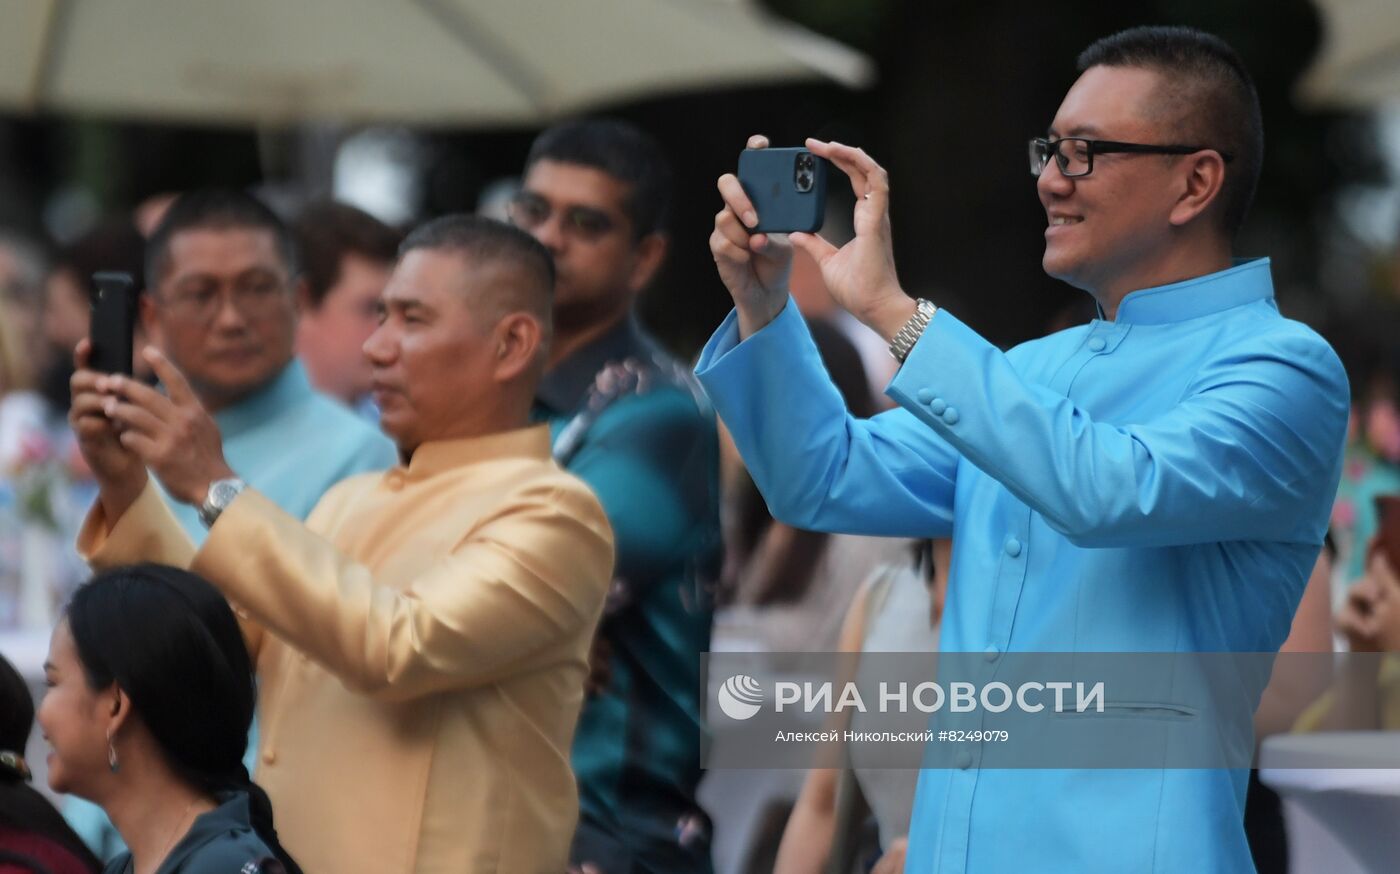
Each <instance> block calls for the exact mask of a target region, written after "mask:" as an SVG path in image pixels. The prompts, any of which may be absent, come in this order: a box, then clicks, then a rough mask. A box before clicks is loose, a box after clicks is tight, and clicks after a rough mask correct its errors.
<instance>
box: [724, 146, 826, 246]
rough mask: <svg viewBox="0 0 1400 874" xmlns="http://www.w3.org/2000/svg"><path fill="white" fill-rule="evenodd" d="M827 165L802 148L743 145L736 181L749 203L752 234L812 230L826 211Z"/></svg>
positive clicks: (819, 224) (816, 228) (824, 161)
mask: <svg viewBox="0 0 1400 874" xmlns="http://www.w3.org/2000/svg"><path fill="white" fill-rule="evenodd" d="M828 170H829V165H828V163H827V160H826V159H825V158H821V157H818V156H817V155H814V154H812V153H811V152H809V151H807V150H806V149H801V148H793V149H745V150H744V151H742V152H740V153H739V173H738V176H739V184H740V185H742V186H743V188H744V193H745V194H747V195H748V198H749V201H750V202H751V203H752V204H753V207H754V212H755V213H756V214H757V215H758V225H757V226H755V227H753V228H750V231H751V232H752V233H755V234H788V233H792V232H794V231H801V232H804V233H809V234H811V233H816V231H817V230H819V229H820V228H821V226H822V218H823V217H824V216H825V215H826V184H827V176H828V175H829V173H828Z"/></svg>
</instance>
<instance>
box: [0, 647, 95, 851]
mask: <svg viewBox="0 0 1400 874" xmlns="http://www.w3.org/2000/svg"><path fill="white" fill-rule="evenodd" d="M33 725H34V700H33V699H32V698H30V697H29V687H28V686H27V685H26V684H25V682H24V679H23V678H22V677H20V675H19V672H18V671H16V670H15V669H14V666H13V665H11V664H10V663H9V662H7V661H6V660H5V658H4V657H3V656H0V871H14V870H22V871H29V870H32V871H47V872H50V874H91V872H94V871H96V870H97V869H98V868H100V867H101V864H100V863H99V862H98V861H97V859H96V857H94V856H93V855H92V853H91V852H90V851H89V850H88V848H87V847H85V846H83V842H82V841H81V840H79V839H78V836H77V835H76V834H74V833H73V830H72V829H71V828H69V827H68V823H66V822H64V821H63V817H61V816H59V815H58V811H56V810H54V809H53V805H51V804H49V802H48V799H46V798H44V796H42V795H40V794H39V793H38V791H37V790H35V789H34V787H32V786H30V785H29V766H28V765H27V764H26V763H25V761H24V745H25V742H26V741H27V740H28V739H29V732H30V729H31V728H32V727H33Z"/></svg>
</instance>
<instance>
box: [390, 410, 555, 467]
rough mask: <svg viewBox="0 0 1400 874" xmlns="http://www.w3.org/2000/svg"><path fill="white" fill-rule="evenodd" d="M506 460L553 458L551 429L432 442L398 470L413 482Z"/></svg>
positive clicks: (543, 427) (533, 428)
mask: <svg viewBox="0 0 1400 874" xmlns="http://www.w3.org/2000/svg"><path fill="white" fill-rule="evenodd" d="M504 458H536V459H547V458H549V426H548V425H544V424H539V425H530V426H528V427H525V428H517V429H515V430H511V431H498V432H496V433H494V434H485V435H483V436H480V437H459V438H457V439H455V440H432V441H429V442H427V443H424V444H422V445H421V446H419V447H418V448H417V449H415V450H413V457H412V458H410V459H409V461H408V463H407V464H406V465H402V464H401V465H400V466H399V467H397V468H394V470H393V471H391V473H393V472H397V473H398V474H399V475H404V474H407V476H408V478H409V479H415V480H419V479H427V478H428V477H431V476H434V475H436V474H439V473H442V472H444V471H447V470H451V469H453V468H456V467H465V466H467V465H470V464H477V463H479V462H483V461H498V460H500V459H504Z"/></svg>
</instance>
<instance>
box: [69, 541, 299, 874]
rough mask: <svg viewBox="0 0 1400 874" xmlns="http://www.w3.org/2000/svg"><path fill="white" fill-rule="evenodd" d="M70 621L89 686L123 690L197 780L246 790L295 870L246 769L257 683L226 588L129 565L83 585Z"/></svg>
mask: <svg viewBox="0 0 1400 874" xmlns="http://www.w3.org/2000/svg"><path fill="white" fill-rule="evenodd" d="M67 620H68V630H69V631H70V633H71V634H72V635H73V644H74V646H75V647H76V649H77V651H78V660H79V661H80V662H82V666H83V673H84V674H85V675H86V679H87V682H88V685H89V686H90V687H91V688H93V689H97V690H101V689H106V688H108V687H109V686H111V685H113V684H116V685H117V687H119V688H120V689H121V690H122V691H123V692H125V693H126V695H127V697H128V698H129V699H131V706H132V709H133V710H135V711H136V712H137V713H138V714H140V717H141V722H142V724H143V725H145V727H146V728H147V729H148V730H149V731H150V733H151V735H152V736H153V737H154V738H155V740H156V743H157V744H159V746H160V749H161V752H162V754H163V755H164V758H165V761H166V762H167V763H168V764H169V765H170V767H171V769H172V770H173V771H174V772H175V773H176V774H178V775H179V776H180V778H181V779H183V780H184V781H186V782H187V783H189V784H190V785H191V786H193V787H194V788H196V789H197V790H199V791H201V792H205V793H208V794H211V795H212V794H214V793H216V792H220V791H226V790H238V791H243V792H247V793H248V795H249V804H250V810H251V813H252V816H251V819H252V821H253V827H254V829H255V830H256V831H257V833H258V837H260V838H261V839H262V841H263V843H265V844H267V845H268V848H269V849H271V850H272V851H273V853H275V854H276V855H277V857H278V859H279V860H280V861H281V862H282V863H283V865H285V866H286V867H287V870H288V871H289V872H298V874H299V871H300V869H299V868H297V867H296V864H295V862H293V861H292V860H291V857H290V856H288V855H287V854H286V851H285V850H283V849H282V847H281V845H280V844H279V843H278V841H277V832H276V828H275V826H274V824H273V820H272V807H271V803H270V802H269V801H268V799H267V795H266V794H264V793H263V791H262V789H260V788H259V787H258V786H257V785H256V784H255V783H253V782H252V780H251V779H249V777H248V771H247V770H246V769H245V768H244V767H243V752H244V750H245V749H246V748H247V746H248V727H249V725H250V724H251V723H252V721H253V706H254V704H255V702H256V698H257V690H256V686H255V682H254V677H253V663H252V659H251V658H250V657H249V655H248V650H247V647H246V646H245V645H244V643H243V632H242V630H241V629H240V628H239V626H238V619H237V618H236V617H235V616H234V615H233V610H232V609H231V608H230V607H229V605H228V601H226V600H225V599H224V596H223V595H221V594H220V593H219V591H218V590H217V589H215V588H214V587H213V585H211V584H210V583H209V582H208V581H206V580H205V579H203V578H202V577H199V576H196V575H195V574H192V573H190V572H189V571H185V570H181V569H179V568H175V567H168V566H165V565H156V564H141V565H132V566H130V567H119V568H114V569H112V570H109V571H105V572H103V573H101V574H98V575H97V576H96V577H94V578H93V579H92V581H91V582H89V583H87V584H86V585H84V586H82V587H80V588H79V589H78V590H77V591H76V592H75V593H74V594H73V599H72V601H70V602H69V604H68V610H67Z"/></svg>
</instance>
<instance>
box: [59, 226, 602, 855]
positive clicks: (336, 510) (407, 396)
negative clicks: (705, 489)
mask: <svg viewBox="0 0 1400 874" xmlns="http://www.w3.org/2000/svg"><path fill="white" fill-rule="evenodd" d="M553 285H554V276H553V265H552V262H551V260H550V258H549V255H548V253H547V252H546V251H545V250H544V249H543V248H542V247H541V246H540V245H539V244H538V243H536V242H535V241H534V240H533V239H532V238H530V237H529V236H528V235H526V234H524V233H523V232H521V231H518V230H515V229H514V228H510V227H508V226H506V225H503V224H500V223H497V222H491V221H489V220H485V219H477V218H468V217H448V218H445V219H439V220H437V221H435V222H432V223H430V224H428V225H425V226H423V227H422V228H419V229H418V230H417V231H415V232H414V233H413V234H411V235H410V236H409V238H408V239H407V240H406V241H405V242H404V244H403V248H402V249H401V254H400V259H399V263H398V265H397V266H396V268H395V270H394V274H393V277H392V279H391V280H390V282H389V285H388V287H387V288H386V289H385V292H384V297H383V300H382V317H381V324H380V327H379V329H378V330H377V331H376V333H375V334H374V335H373V336H372V337H371V338H370V339H369V340H368V341H367V342H366V343H365V347H364V351H365V354H366V355H367V356H368V357H369V359H370V362H371V364H372V365H373V369H374V396H375V401H376V403H377V404H378V405H379V407H380V409H381V411H382V419H381V422H382V426H383V428H384V430H385V432H386V433H388V434H389V436H391V437H393V438H394V440H395V442H396V443H397V444H398V446H399V449H400V453H401V455H402V459H403V463H402V464H400V465H399V466H398V467H395V468H393V469H392V470H389V471H387V472H384V473H377V474H366V475H362V476H358V477H354V478H352V479H349V480H346V481H344V482H342V483H341V484H339V485H338V486H336V487H334V488H333V489H331V491H329V492H328V493H327V494H326V495H325V497H324V498H323V499H322V500H321V502H320V504H318V505H317V506H316V508H315V509H314V510H313V511H312V512H311V515H310V516H309V517H308V518H307V521H306V523H305V524H304V525H303V524H302V523H300V522H298V521H297V520H296V519H294V518H293V517H291V516H289V515H287V514H286V513H284V512H282V511H280V510H279V509H278V508H277V507H275V506H274V505H273V504H272V503H271V502H270V501H268V500H267V499H266V498H265V497H264V496H262V495H260V494H258V493H257V492H256V491H254V490H252V489H249V488H246V487H245V486H244V485H243V484H242V483H241V482H240V481H239V480H238V479H237V475H236V473H235V472H234V471H232V470H230V469H229V467H228V465H227V463H226V462H225V461H224V458H223V455H222V451H221V449H220V443H219V435H218V429H217V427H215V425H214V424H213V422H212V420H211V419H210V418H209V416H208V415H207V414H206V413H205V412H204V410H203V409H202V408H201V407H200V406H199V403H198V401H197V400H196V399H195V397H194V395H193V394H192V393H191V391H190V390H189V386H188V384H187V383H186V382H185V380H184V378H183V377H182V376H181V374H180V373H179V371H178V370H176V369H175V368H174V367H173V366H172V365H171V364H170V363H169V362H168V361H167V360H165V359H164V358H162V357H161V356H160V354H159V353H158V352H157V351H156V350H154V349H149V348H148V349H146V350H144V351H143V354H144V355H145V356H146V357H147V360H149V361H150V362H151V363H152V365H153V367H154V368H155V371H156V373H157V374H158V375H159V376H160V378H161V381H162V383H163V384H164V386H165V388H166V392H167V394H161V393H158V392H156V391H155V390H153V389H150V388H148V387H146V386H143V385H141V384H140V383H138V382H135V381H133V380H131V379H128V378H124V377H121V376H112V375H102V374H97V373H94V372H93V371H90V370H87V369H85V368H84V367H83V365H84V363H85V362H86V360H87V356H88V352H89V350H88V348H87V347H86V345H85V344H84V345H80V346H79V348H78V360H79V368H80V370H79V372H78V374H77V375H76V376H75V377H74V379H73V388H74V404H73V412H72V416H71V421H72V424H73V426H74V429H75V430H76V431H77V433H78V435H79V438H80V440H81V443H82V446H83V451H84V453H85V455H86V456H87V458H88V460H89V462H90V463H91V465H92V467H93V469H94V471H95V472H96V473H97V474H98V478H99V481H100V483H101V487H102V490H101V496H100V499H99V502H98V504H97V506H96V507H95V508H94V510H93V513H92V516H91V517H90V518H89V520H88V524H87V527H86V528H85V529H84V531H83V533H82V535H81V538H80V544H79V545H80V548H81V549H83V551H84V553H85V554H86V555H87V556H88V557H89V559H90V561H91V562H92V563H93V565H94V566H95V567H99V568H102V567H107V566H111V565H115V564H125V563H129V562H135V561H160V562H165V563H169V564H175V565H179V566H184V567H189V568H190V569H192V570H194V571H195V572H197V573H199V574H201V575H203V576H204V577H206V578H208V579H209V580H210V581H212V582H213V583H214V584H215V585H216V586H218V587H219V588H220V589H221V590H222V591H223V592H224V593H225V594H226V595H227V596H228V597H229V599H230V600H231V601H232V602H233V603H234V605H235V606H236V607H237V608H238V609H239V611H240V613H241V615H242V616H243V618H244V621H245V628H246V637H247V641H248V644H249V648H250V650H251V651H252V654H253V657H254V660H255V663H256V665H257V670H258V674H259V677H260V679H261V687H260V688H261V714H262V737H261V742H260V746H259V751H258V752H259V761H258V771H257V776H258V780H259V782H260V783H261V784H262V785H263V787H264V788H265V789H266V790H267V792H268V794H269V795H270V796H271V798H272V801H273V806H274V809H275V813H276V818H277V826H278V830H279V831H280V832H281V835H282V838H283V843H284V844H285V846H286V847H287V848H288V850H289V851H290V852H291V853H292V855H293V856H294V857H295V858H297V860H298V861H299V863H300V864H301V865H302V867H303V868H304V869H305V870H306V871H308V872H315V874H319V872H357V871H363V872H373V874H383V872H453V874H457V872H502V874H534V872H540V874H546V872H547V874H558V872H561V871H563V869H564V866H565V864H566V859H567V855H568V847H569V839H570V837H571V835H572V833H573V830H574V824H575V819H576V817H577V808H578V800H577V791H576V789H575V785H574V778H573V775H572V774H571V772H570V770H569V746H570V742H571V739H572V735H573V731H574V724H575V721H576V720H577V717H578V713H579V708H580V706H581V704H582V700H583V686H584V679H585V675H586V671H587V667H586V660H587V655H588V648H589V643H590V641H591V639H592V636H593V633H594V627H595V625H596V624H597V621H598V618H599V615H600V613H601V609H602V605H603V598H604V595H605V592H606V589H607V585H608V581H609V579H610V576H611V572H612V563H613V546H612V534H611V531H610V529H609V528H608V523H607V521H606V519H605V517H604V515H603V511H602V509H601V508H600V507H599V505H598V502H597V500H596V499H595V498H594V496H593V494H592V493H591V492H590V491H589V490H588V488H587V487H586V486H585V485H583V483H582V482H580V481H579V480H577V479H575V478H574V477H572V476H571V475H569V474H567V473H565V472H564V471H563V470H562V469H560V468H559V467H558V466H556V465H555V463H554V462H553V461H552V460H551V458H550V447H549V432H548V430H547V429H546V427H545V426H543V425H539V426H534V427H530V426H528V424H527V423H528V416H529V410H530V404H531V403H532V401H533V398H534V394H535V385H536V383H537V381H538V380H539V377H540V374H541V372H542V368H543V364H544V361H545V350H546V348H547V346H548V341H549V333H550V316H549V313H550V304H551V301H550V295H551V290H552V288H553ZM238 291H239V290H238V289H236V288H224V289H220V290H219V294H221V295H223V296H224V297H223V299H221V301H220V306H221V307H222V306H238V305H240V304H241V303H242V301H241V300H240V299H239V296H238ZM147 468H149V469H150V470H151V471H152V472H153V473H154V474H155V476H156V477H157V478H159V479H160V481H161V484H162V485H164V486H165V488H166V491H167V492H168V493H169V494H170V495H171V496H172V497H174V498H175V499H176V500H179V501H182V502H185V503H189V504H193V505H196V506H199V507H200V508H201V514H202V517H203V518H204V519H205V521H206V524H208V525H210V531H209V537H208V540H207V542H206V543H205V544H204V546H203V547H201V548H200V549H199V550H198V551H197V552H196V551H195V549H194V548H193V546H192V545H191V544H190V543H189V541H188V540H187V539H186V538H185V536H184V535H183V534H182V533H181V530H180V528H179V526H178V525H177V524H176V523H175V521H174V519H173V518H172V517H171V515H170V511H169V509H168V507H167V506H166V505H165V504H164V503H163V501H162V499H161V498H160V496H159V495H158V493H157V492H156V490H155V489H154V488H153V487H152V486H151V485H150V483H149V482H148V480H147V474H146V469H147ZM112 743H113V745H114V747H115V748H117V749H120V746H121V743H122V738H121V737H120V735H119V734H118V735H117V736H115V737H113V738H112Z"/></svg>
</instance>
